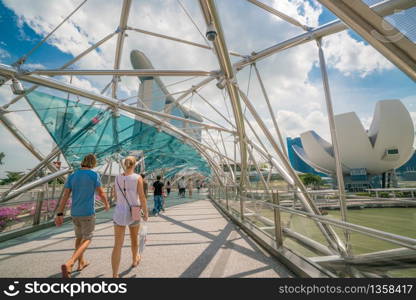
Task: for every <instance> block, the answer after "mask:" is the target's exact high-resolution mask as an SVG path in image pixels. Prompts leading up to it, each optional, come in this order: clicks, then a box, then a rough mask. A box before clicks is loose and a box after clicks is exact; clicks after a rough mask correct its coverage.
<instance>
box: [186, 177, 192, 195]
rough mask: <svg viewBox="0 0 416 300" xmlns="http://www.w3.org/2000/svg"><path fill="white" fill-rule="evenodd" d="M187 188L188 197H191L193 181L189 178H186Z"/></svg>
mask: <svg viewBox="0 0 416 300" xmlns="http://www.w3.org/2000/svg"><path fill="white" fill-rule="evenodd" d="M187 188H188V193H189V198H192V190H193V189H194V183H193V181H192V179H191V178H189V179H188V186H187Z"/></svg>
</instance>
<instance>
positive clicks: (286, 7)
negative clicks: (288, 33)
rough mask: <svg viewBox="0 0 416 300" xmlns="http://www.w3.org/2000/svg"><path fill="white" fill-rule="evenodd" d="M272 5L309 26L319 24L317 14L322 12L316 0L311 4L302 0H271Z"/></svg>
mask: <svg viewBox="0 0 416 300" xmlns="http://www.w3.org/2000/svg"><path fill="white" fill-rule="evenodd" d="M272 7H274V8H275V9H277V10H278V11H280V12H283V13H285V14H286V15H288V16H290V17H292V18H294V19H295V20H297V21H299V22H300V23H301V24H303V25H307V26H310V27H316V26H318V25H319V22H318V21H319V16H320V15H321V13H322V6H321V5H320V4H319V3H318V2H317V1H313V5H312V3H311V2H309V1H304V0H273V2H272ZM274 18H278V17H274Z"/></svg>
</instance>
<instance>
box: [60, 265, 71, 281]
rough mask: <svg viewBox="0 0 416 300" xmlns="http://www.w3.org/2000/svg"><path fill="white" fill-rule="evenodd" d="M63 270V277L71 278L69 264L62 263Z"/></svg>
mask: <svg viewBox="0 0 416 300" xmlns="http://www.w3.org/2000/svg"><path fill="white" fill-rule="evenodd" d="M61 271H62V278H71V271H70V270H69V268H68V266H67V265H62V266H61Z"/></svg>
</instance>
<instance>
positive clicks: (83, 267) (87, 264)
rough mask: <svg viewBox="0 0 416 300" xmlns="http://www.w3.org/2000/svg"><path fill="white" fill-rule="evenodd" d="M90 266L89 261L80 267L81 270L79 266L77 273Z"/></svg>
mask: <svg viewBox="0 0 416 300" xmlns="http://www.w3.org/2000/svg"><path fill="white" fill-rule="evenodd" d="M89 265H90V262H89V261H87V262H86V263H85V264H84V265H83V266H82V268H80V267H79V266H78V269H77V271H78V272H81V271H82V270H84V269H85V268H86V267H88V266H89Z"/></svg>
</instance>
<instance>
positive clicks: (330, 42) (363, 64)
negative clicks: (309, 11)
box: [324, 31, 393, 77]
mask: <svg viewBox="0 0 416 300" xmlns="http://www.w3.org/2000/svg"><path fill="white" fill-rule="evenodd" d="M324 50H325V55H326V58H327V60H328V65H329V66H331V67H333V68H335V69H338V70H339V71H341V72H342V73H343V74H344V75H346V76H349V75H352V74H354V73H358V74H359V76H361V77H366V76H368V75H370V74H372V73H374V72H381V71H384V70H391V69H393V65H392V64H391V63H390V62H389V61H388V60H387V59H386V58H385V57H384V56H382V55H381V54H380V53H379V52H377V51H376V50H375V49H374V48H373V47H372V46H370V45H366V44H364V42H359V41H357V40H355V39H354V38H352V37H351V36H350V35H349V33H348V32H347V31H344V32H340V33H337V34H334V35H331V36H329V37H328V38H325V40H324Z"/></svg>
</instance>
